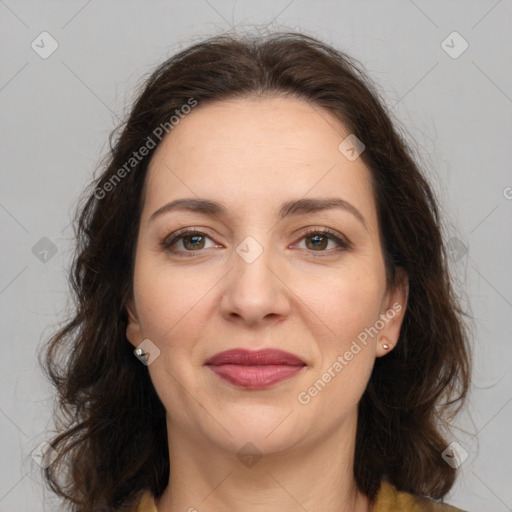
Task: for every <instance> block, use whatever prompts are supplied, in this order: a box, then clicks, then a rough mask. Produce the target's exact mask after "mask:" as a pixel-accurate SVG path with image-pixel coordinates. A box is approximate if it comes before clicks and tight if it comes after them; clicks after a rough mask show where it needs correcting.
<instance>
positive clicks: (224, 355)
mask: <svg viewBox="0 0 512 512" xmlns="http://www.w3.org/2000/svg"><path fill="white" fill-rule="evenodd" d="M205 364H207V365H212V366H220V365H222V364H239V365H244V366H256V365H271V364H275V365H290V366H305V364H306V363H305V362H304V361H303V360H302V359H300V357H298V356H296V355H294V354H291V353H290V352H285V351H284V350H279V349H274V348H267V349H262V350H247V349H241V348H236V349H232V350H226V351H224V352H219V353H218V354H215V355H214V356H212V357H210V359H208V360H207V361H206V363H205Z"/></svg>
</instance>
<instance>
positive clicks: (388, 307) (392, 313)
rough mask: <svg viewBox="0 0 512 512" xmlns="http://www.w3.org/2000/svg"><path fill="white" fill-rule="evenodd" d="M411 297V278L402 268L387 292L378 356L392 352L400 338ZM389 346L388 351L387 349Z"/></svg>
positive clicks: (382, 314) (397, 270) (399, 268)
mask: <svg viewBox="0 0 512 512" xmlns="http://www.w3.org/2000/svg"><path fill="white" fill-rule="evenodd" d="M408 296H409V278H408V276H407V273H406V272H405V270H404V269H403V268H401V267H398V268H397V269H396V279H395V284H394V286H393V287H392V288H390V289H389V290H388V291H387V292H386V296H385V299H384V302H383V310H382V311H381V319H382V320H383V323H384V327H383V328H382V329H380V332H379V335H378V339H377V346H376V348H375V350H376V354H375V355H376V356H377V357H382V356H384V355H386V354H389V352H391V351H392V350H393V349H394V348H395V346H396V344H397V343H398V338H399V336H400V329H401V327H402V322H403V319H404V316H405V310H406V309H407V298H408ZM385 345H387V347H388V348H387V349H386V348H385Z"/></svg>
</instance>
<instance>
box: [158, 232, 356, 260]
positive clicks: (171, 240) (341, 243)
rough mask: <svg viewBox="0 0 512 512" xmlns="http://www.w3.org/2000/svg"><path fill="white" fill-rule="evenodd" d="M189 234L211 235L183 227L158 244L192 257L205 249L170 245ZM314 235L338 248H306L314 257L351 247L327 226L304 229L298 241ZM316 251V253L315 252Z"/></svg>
mask: <svg viewBox="0 0 512 512" xmlns="http://www.w3.org/2000/svg"><path fill="white" fill-rule="evenodd" d="M191 235H197V236H201V237H206V238H209V239H210V240H211V237H209V236H208V235H207V234H206V233H203V232H201V231H198V230H195V229H192V228H185V229H183V230H179V231H177V232H176V233H173V234H171V235H170V236H167V237H166V238H164V239H163V240H162V241H161V242H160V246H161V248H162V249H164V250H165V251H168V252H171V253H173V254H175V255H177V256H183V257H194V256H197V255H200V254H201V252H202V251H203V250H205V249H199V250H197V251H187V250H176V249H173V248H172V246H173V245H174V244H175V243H176V242H178V241H179V240H182V239H183V238H185V237H187V236H191ZM314 235H320V236H324V237H326V238H328V239H329V240H332V241H333V242H336V243H337V244H338V246H339V247H338V248H336V249H331V250H327V251H326V250H321V251H314V250H308V249H306V250H308V252H311V253H313V254H314V255H315V257H320V258H321V257H325V256H329V255H331V254H332V251H345V250H348V249H351V248H352V244H351V243H350V242H349V241H347V240H344V239H343V238H341V237H340V236H339V235H338V234H337V233H336V232H335V231H332V230H330V229H328V228H323V229H311V230H308V231H306V232H305V233H303V234H302V235H301V237H300V238H299V240H298V241H299V242H300V241H302V240H303V239H305V238H308V237H311V236H314ZM315 253H316V254H315Z"/></svg>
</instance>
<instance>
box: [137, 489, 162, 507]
mask: <svg viewBox="0 0 512 512" xmlns="http://www.w3.org/2000/svg"><path fill="white" fill-rule="evenodd" d="M133 512H158V511H157V509H156V505H155V500H154V499H153V495H152V494H151V493H150V492H149V491H145V492H144V493H143V494H141V496H140V498H139V499H138V501H137V504H136V505H135V508H134V509H133Z"/></svg>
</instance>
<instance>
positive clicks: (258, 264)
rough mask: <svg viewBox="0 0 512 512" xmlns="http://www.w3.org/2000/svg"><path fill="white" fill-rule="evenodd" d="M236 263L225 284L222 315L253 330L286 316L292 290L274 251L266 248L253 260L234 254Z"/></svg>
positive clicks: (288, 310)
mask: <svg viewBox="0 0 512 512" xmlns="http://www.w3.org/2000/svg"><path fill="white" fill-rule="evenodd" d="M240 254H242V253H240ZM233 261H234V267H235V268H234V269H233V271H231V272H229V273H228V276H227V280H226V281H225V290H224V293H223V297H222V301H221V312H222V316H223V317H224V318H225V319H226V320H228V321H230V322H238V323H240V324H243V325H245V326H250V327H255V326H259V325H261V326H263V325H265V324H268V323H274V322H279V321H280V320H282V319H283V318H285V317H287V316H288V315H289V313H290V310H291V303H290V294H291V291H290V289H289V288H288V287H287V285H286V280H285V276H284V275H283V271H282V270H280V267H279V265H278V262H277V260H276V258H274V257H273V254H272V251H271V250H270V249H267V248H265V249H264V250H263V252H262V253H261V254H260V255H259V256H258V257H257V258H256V259H255V260H254V261H251V260H250V259H249V260H246V259H244V258H243V257H241V256H240V255H239V254H233Z"/></svg>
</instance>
